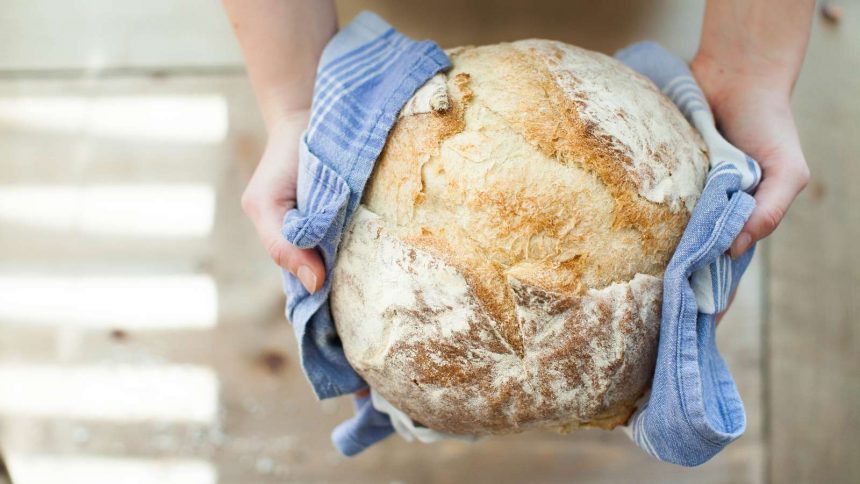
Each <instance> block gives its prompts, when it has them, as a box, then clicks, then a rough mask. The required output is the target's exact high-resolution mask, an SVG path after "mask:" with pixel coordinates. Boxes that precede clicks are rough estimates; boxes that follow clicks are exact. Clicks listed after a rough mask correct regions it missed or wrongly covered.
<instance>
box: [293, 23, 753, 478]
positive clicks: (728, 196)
mask: <svg viewBox="0 0 860 484" xmlns="http://www.w3.org/2000/svg"><path fill="white" fill-rule="evenodd" d="M619 58H620V59H621V60H622V61H624V62H626V63H627V64H628V65H630V66H631V67H633V68H634V69H637V70H639V71H640V72H642V73H643V74H645V75H647V76H648V77H650V78H651V79H652V80H653V81H654V82H655V83H656V84H657V85H658V86H659V87H661V88H662V89H664V92H666V93H667V94H668V95H669V96H670V97H671V98H672V99H673V101H675V102H676V103H677V104H678V105H679V107H680V108H681V109H682V111H684V113H685V114H686V115H687V117H688V119H690V121H691V123H692V124H693V125H694V126H696V128H698V129H699V130H700V131H701V132H702V134H703V137H704V138H705V140H706V142H707V143H708V147H709V150H710V152H711V168H712V169H711V173H710V175H709V177H708V181H707V185H706V188H705V191H704V193H703V195H702V197H701V200H700V201H699V203H698V204H697V206H696V209H695V211H694V213H693V216H692V218H691V220H690V224H689V226H688V227H687V230H686V232H685V234H684V236H683V238H682V240H681V243H680V244H679V246H678V249H677V251H676V253H675V256H674V257H673V258H672V260H671V262H670V264H669V267H668V268H667V270H666V275H665V277H664V302H663V319H662V326H661V335H660V348H659V351H658V362H657V369H656V372H655V377H654V384H653V386H652V391H651V394H650V398H649V399H648V400H647V402H646V403H644V404H643V405H642V406H641V407H640V409H639V410H638V411H637V413H636V414H635V415H634V417H633V418H632V419H631V427H630V428H631V430H632V431H631V434H632V437H633V439H634V441H635V442H636V443H637V444H638V445H640V446H641V447H642V448H643V449H644V450H645V451H646V452H648V453H649V454H651V455H653V456H655V457H657V458H659V459H662V460H666V461H669V462H675V463H679V464H684V465H696V464H698V463H701V462H704V461H705V460H707V459H708V458H710V457H711V456H713V455H714V454H715V453H716V452H718V451H719V450H720V449H722V448H723V447H724V446H725V445H726V444H728V443H729V442H731V441H732V440H733V439H734V438H736V437H737V436H738V435H740V433H741V432H742V431H743V427H744V413H743V406H742V404H741V402H740V398H739V397H738V396H737V390H736V389H735V387H734V383H733V381H732V379H731V376H730V375H729V373H728V370H727V369H726V368H725V365H724V363H723V362H722V359H721V358H720V356H719V353H718V352H717V349H716V346H715V345H714V341H713V329H714V328H713V324H714V315H715V314H716V313H718V312H719V311H721V310H722V309H723V308H725V305H726V303H727V300H728V296H729V294H730V293H731V291H732V290H733V288H734V287H735V286H736V285H737V282H738V279H739V278H740V275H741V274H742V273H743V271H744V270H745V268H746V266H747V264H748V263H749V260H750V258H751V257H752V249H751V250H750V251H748V252H747V253H746V254H744V255H743V256H742V257H741V258H739V259H738V260H735V261H733V260H731V259H729V258H728V257H727V256H725V255H724V252H725V250H726V249H727V248H728V246H729V244H730V243H731V240H732V239H733V238H734V236H735V235H736V234H737V232H738V231H739V230H740V228H741V227H742V226H743V223H744V222H745V220H746V219H747V218H748V217H749V213H750V211H751V210H752V207H753V201H752V198H751V197H750V196H749V195H747V194H746V193H745V192H744V190H752V189H753V187H754V186H755V184H756V183H757V182H758V179H759V177H760V171H759V170H758V167H757V165H756V164H755V163H754V162H752V160H750V159H749V158H747V157H746V156H745V155H744V154H743V153H741V152H740V151H738V150H737V149H735V148H734V147H732V146H731V145H729V144H728V143H727V142H725V140H723V139H722V137H720V136H719V134H718V133H717V132H716V129H715V128H714V124H713V118H712V117H711V115H710V111H709V109H708V107H707V104H706V102H705V100H704V97H703V96H702V95H701V92H700V91H699V90H698V87H697V86H696V84H695V81H693V80H692V77H691V76H690V74H689V71H688V70H687V67H686V65H684V63H683V62H682V61H680V60H679V59H677V58H675V57H674V56H671V55H670V54H668V53H667V52H666V51H664V50H663V49H662V48H660V47H659V46H657V45H656V44H637V45H635V46H633V47H631V48H628V49H625V50H624V51H622V52H620V53H619ZM448 67H449V61H448V59H447V57H446V56H445V54H444V53H443V52H442V51H441V50H440V49H439V48H438V46H436V45H435V44H434V43H432V42H427V41H425V42H415V41H412V40H410V39H408V38H406V37H404V36H402V35H401V34H399V33H397V32H396V31H395V30H394V29H392V28H391V27H390V26H389V25H388V24H387V23H385V22H384V21H383V20H382V19H380V18H379V17H377V16H375V15H373V14H371V13H367V12H365V13H362V14H360V15H359V16H358V17H356V19H355V20H353V21H352V22H351V23H350V24H349V25H348V26H347V27H346V28H344V29H343V30H341V31H340V32H339V33H338V34H337V35H336V36H335V37H334V38H333V39H332V41H331V42H330V43H329V45H328V46H327V47H326V49H325V51H324V52H323V56H322V59H321V61H320V67H319V70H318V75H317V83H316V87H315V90H314V101H313V105H312V112H311V119H310V123H309V126H308V129H307V130H306V132H305V135H304V136H303V137H302V143H301V146H300V167H299V176H298V205H297V208H296V209H294V210H291V211H290V212H289V213H287V215H286V217H285V220H284V227H283V235H284V237H285V238H286V239H287V240H288V241H290V242H291V243H293V244H295V245H297V246H299V247H319V249H320V251H321V253H322V255H323V259H324V261H325V264H326V269H327V271H328V275H329V276H330V274H331V269H332V268H333V265H334V260H335V257H336V250H337V245H338V242H339V241H340V238H341V235H342V233H343V231H344V229H345V227H346V225H347V224H348V222H349V220H350V218H351V216H352V213H353V211H354V210H355V208H356V206H357V204H358V202H359V200H360V199H361V195H362V192H363V189H364V185H365V183H366V181H367V179H368V177H369V175H370V173H371V171H372V170H373V164H374V161H375V159H376V158H377V156H378V155H379V153H380V152H381V150H382V147H383V145H384V143H385V138H386V136H387V134H388V131H389V130H390V129H391V127H392V126H393V124H394V122H395V119H396V116H397V113H398V112H399V110H400V108H401V107H402V106H403V105H404V104H405V103H406V102H407V100H408V99H409V98H410V97H411V95H412V93H414V91H415V90H416V89H417V88H418V87H420V86H421V85H422V84H423V83H424V82H425V81H426V80H428V79H429V78H430V77H432V76H433V75H434V74H435V73H436V72H438V71H441V70H444V69H446V68H448ZM283 275H284V289H285V291H286V292H287V295H288V296H289V297H288V302H287V316H288V318H289V319H290V321H291V322H292V325H293V328H294V330H295V333H296V337H297V340H298V341H299V349H300V354H301V361H302V368H303V370H304V372H305V375H306V376H307V378H308V380H309V381H310V383H311V386H312V387H313V389H314V392H315V394H316V395H317V397H318V398H320V399H324V398H330V397H334V396H338V395H343V394H346V393H352V392H354V391H356V390H359V389H362V388H366V383H365V382H364V381H363V380H362V379H361V377H360V376H359V375H357V374H356V373H355V371H354V370H353V369H352V368H351V367H350V366H349V363H348V362H347V360H346V358H345V356H344V354H343V349H342V347H341V346H340V342H339V340H338V337H337V334H336V331H335V327H334V324H333V322H332V321H331V315H330V311H329V307H328V295H329V291H330V277H327V278H326V283H325V285H324V286H323V288H322V289H321V290H320V291H318V292H317V293H315V294H313V295H310V294H308V293H307V292H306V291H305V290H304V288H303V286H302V285H301V283H300V282H299V281H298V280H297V279H295V278H294V277H293V276H292V275H290V274H289V273H287V272H286V271H284V273H283ZM354 402H355V406H356V415H355V416H354V417H353V418H351V419H349V420H347V421H346V422H343V423H341V424H340V425H339V426H338V427H337V428H336V429H335V430H334V432H333V433H332V441H333V443H334V444H335V446H336V447H337V448H338V449H339V450H340V451H341V452H342V453H344V454H345V455H354V454H356V453H358V452H361V451H362V450H364V449H365V448H367V447H368V446H370V445H372V444H374V443H375V442H377V441H378V440H380V439H382V438H385V437H386V436H388V435H390V434H391V433H392V431H393V427H392V424H391V419H390V418H389V415H388V414H387V413H385V412H384V411H380V409H378V408H376V407H375V406H374V405H373V403H372V398H370V397H364V398H355V400H354ZM383 409H384V407H383ZM403 417H404V416H403V415H399V416H398V418H403ZM407 418H408V417H407ZM402 423H403V422H401V424H402ZM407 424H408V422H407ZM407 426H408V425H407ZM400 427H401V428H403V427H404V425H401V426H400ZM424 430H427V431H430V429H424ZM430 432H432V431H430ZM424 437H425V438H422V439H419V440H422V441H429V440H434V439H433V438H432V436H424Z"/></svg>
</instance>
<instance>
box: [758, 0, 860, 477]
mask: <svg viewBox="0 0 860 484" xmlns="http://www.w3.org/2000/svg"><path fill="white" fill-rule="evenodd" d="M839 3H841V4H842V5H843V6H844V9H845V14H844V16H843V17H842V21H841V22H840V24H838V25H830V24H828V23H826V22H823V21H822V20H821V19H816V22H815V27H814V31H813V36H812V41H811V44H810V46H809V52H808V54H807V58H806V65H805V67H804V72H803V74H802V76H801V79H800V81H799V83H798V85H797V88H796V92H795V104H794V106H795V113H796V118H797V123H798V126H799V129H800V131H801V137H802V141H803V146H804V151H805V154H806V157H807V160H808V162H809V165H810V168H811V171H812V182H811V183H810V185H809V187H808V188H807V189H806V191H805V192H804V193H803V194H802V195H801V196H800V198H799V199H798V200H797V201H796V202H795V204H794V206H793V207H792V209H791V211H790V212H789V215H788V217H787V218H786V220H785V221H784V222H783V224H782V225H781V227H780V229H779V230H778V231H777V233H776V235H774V237H773V238H772V241H771V247H770V249H771V250H770V254H769V258H768V262H769V268H770V279H769V280H770V287H769V294H770V311H769V317H768V322H767V328H768V337H769V341H770V344H769V347H770V356H769V361H768V366H769V374H770V379H769V384H768V402H769V404H770V415H769V419H768V427H769V429H770V464H769V473H770V476H771V480H772V482H779V483H781V482H798V483H801V482H809V483H817V482H833V483H837V482H844V483H856V482H860V439H858V438H857V435H858V434H860V252H858V250H857V241H858V240H860V189H858V185H857V181H858V180H860V163H858V153H860V137H858V136H857V125H858V122H860V96H858V95H859V94H860V76H858V72H860V3H858V2H839Z"/></svg>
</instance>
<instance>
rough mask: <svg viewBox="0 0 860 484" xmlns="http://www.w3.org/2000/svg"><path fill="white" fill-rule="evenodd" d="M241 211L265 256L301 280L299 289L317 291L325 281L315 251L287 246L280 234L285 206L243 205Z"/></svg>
mask: <svg viewBox="0 0 860 484" xmlns="http://www.w3.org/2000/svg"><path fill="white" fill-rule="evenodd" d="M246 205H250V206H246V208H245V211H246V212H247V213H248V215H249V217H250V218H251V220H252V221H253V223H254V226H255V228H256V230H257V235H258V236H259V238H260V241H261V242H262V243H263V246H264V247H265V248H266V252H267V253H268V254H269V257H271V258H272V260H273V261H275V263H276V264H277V265H278V266H280V267H282V268H284V269H286V270H288V271H289V272H290V273H291V274H293V275H294V276H296V277H297V278H298V279H299V281H301V283H302V286H304V287H305V289H307V291H308V292H309V293H311V294H313V293H314V292H316V291H318V290H319V288H320V287H322V285H323V282H325V266H324V265H323V262H322V259H321V258H320V255H319V253H318V252H317V250H316V249H302V248H299V247H296V246H295V245H293V244H291V243H289V242H288V241H287V240H286V239H284V237H283V235H281V225H282V221H283V218H284V215H285V214H286V212H287V210H288V209H290V208H292V204H290V205H288V206H286V207H285V206H283V205H282V206H275V205H270V204H265V205H262V206H260V205H255V204H253V203H247V204H246Z"/></svg>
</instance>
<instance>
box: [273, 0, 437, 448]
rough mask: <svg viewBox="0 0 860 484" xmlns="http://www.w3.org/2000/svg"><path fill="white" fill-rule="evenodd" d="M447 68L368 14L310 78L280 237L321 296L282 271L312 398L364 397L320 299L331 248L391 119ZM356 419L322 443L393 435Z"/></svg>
mask: <svg viewBox="0 0 860 484" xmlns="http://www.w3.org/2000/svg"><path fill="white" fill-rule="evenodd" d="M448 67H450V61H449V60H448V57H447V56H446V55H445V53H444V52H443V51H442V50H441V49H440V48H439V46H437V45H436V44H435V43H433V42H430V41H423V42H416V41H413V40H411V39H409V38H407V37H405V36H403V35H401V34H400V33H398V32H396V31H395V30H394V29H393V28H392V27H391V26H390V25H388V24H387V23H386V22H385V21H384V20H382V19H381V18H379V17H378V16H376V15H375V14H373V13H370V12H362V13H361V14H359V15H358V16H357V17H356V18H355V19H354V20H353V21H352V22H351V23H350V24H349V25H347V26H346V27H345V28H343V29H342V30H341V31H340V32H338V33H337V35H335V36H334V38H332V40H331V41H330V42H329V43H328V45H327V46H326V48H325V50H324V51H323V53H322V57H321V59H320V64H319V68H318V69H317V78H316V84H315V86H314V96H313V102H312V105H311V116H310V121H309V124H308V127H307V129H306V131H305V133H304V134H303V136H302V140H301V143H300V148H299V172H298V180H297V206H296V208H295V209H293V210H290V211H289V212H287V214H286V216H285V218H284V224H283V228H282V234H283V236H284V238H285V239H286V240H288V241H289V242H290V243H292V244H294V245H296V246H298V247H303V248H311V247H318V248H319V250H320V252H321V254H322V257H323V261H324V263H325V267H326V274H327V276H326V279H325V284H324V285H323V287H322V288H321V289H320V290H318V291H317V292H315V293H314V294H309V293H308V292H307V291H306V290H305V289H304V287H303V286H302V284H301V282H300V281H299V280H298V279H297V278H296V277H294V276H293V275H292V274H290V273H289V272H287V271H282V274H283V283H284V290H285V292H286V293H287V296H288V298H287V307H286V314H287V318H288V319H289V320H290V322H291V324H292V327H293V330H294V332H295V335H296V339H297V341H298V343H299V353H300V357H301V364H302V369H303V370H304V373H305V376H307V378H308V380H309V381H310V383H311V386H312V387H313V389H314V392H315V394H316V396H317V398H319V399H324V398H331V397H336V396H339V395H343V394H347V393H352V392H355V391H357V390H360V389H363V388H367V383H366V382H365V381H364V380H363V379H362V378H361V377H360V376H359V375H358V374H357V373H356V372H355V371H354V370H353V369H352V367H351V366H350V365H349V362H348V361H347V360H346V357H345V356H344V353H343V348H342V347H341V345H340V340H339V339H338V336H337V331H336V329H335V326H334V324H333V322H332V319H331V312H330V310H329V305H328V296H329V292H330V290H331V271H332V269H333V267H334V261H335V258H336V256H337V246H338V243H339V242H340V239H341V236H342V234H343V231H344V229H345V227H346V225H347V224H348V223H349V220H350V218H351V216H352V213H353V212H354V211H355V209H356V207H357V205H358V203H359V201H360V200H361V194H362V192H363V190H364V186H365V183H366V182H367V179H368V177H369V176H370V173H371V172H372V171H373V164H374V162H375V161H376V158H377V157H378V156H379V154H380V152H381V151H382V148H383V146H384V144H385V139H386V137H387V136H388V132H389V130H390V129H391V127H392V126H393V125H394V122H395V120H396V119H397V114H398V113H399V111H400V109H401V108H402V107H403V105H404V104H406V102H407V101H408V100H409V98H410V97H411V96H412V94H413V93H414V92H415V91H416V90H417V89H418V88H419V87H421V85H423V84H424V83H425V82H426V81H427V80H428V79H430V78H431V77H432V76H433V75H435V74H436V73H437V72H439V71H440V70H443V69H447V68H448ZM355 404H356V407H357V408H356V417H354V418H353V419H352V420H350V421H349V422H348V423H347V425H345V426H341V427H339V428H338V429H336V430H335V432H334V433H333V434H332V440H333V441H334V444H335V446H336V447H337V448H338V449H339V450H340V451H341V452H343V453H344V454H346V455H353V454H355V453H357V452H360V451H361V450H363V449H364V448H365V447H367V446H369V445H371V444H373V443H374V442H376V441H378V440H380V439H382V438H385V437H386V436H388V435H389V434H391V433H392V432H393V427H392V426H391V424H390V422H389V420H388V416H387V415H386V414H384V413H380V412H378V411H376V410H375V409H374V408H373V407H372V405H371V404H370V399H369V398H363V399H356V400H355Z"/></svg>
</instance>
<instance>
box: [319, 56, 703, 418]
mask: <svg viewBox="0 0 860 484" xmlns="http://www.w3.org/2000/svg"><path fill="white" fill-rule="evenodd" d="M595 55H596V54H593V53H588V52H586V51H582V50H581V49H576V48H573V47H570V46H564V45H563V44H559V43H554V42H548V41H525V42H519V43H514V44H500V45H495V46H486V47H477V48H462V49H457V50H456V51H453V52H451V53H450V56H451V57H452V62H453V68H452V69H451V71H450V72H449V73H448V92H449V95H450V99H449V103H448V109H447V110H446V111H444V112H435V113H425V114H415V115H410V116H404V117H402V118H401V119H400V120H399V121H398V122H397V124H396V125H395V127H394V128H393V130H392V132H391V133H390V135H389V138H388V142H387V144H386V146H385V149H384V151H383V153H382V155H381V156H380V159H379V160H378V161H377V165H376V167H375V169H374V173H373V176H372V178H371V180H370V182H369V183H368V186H367V190H366V191H365V196H364V198H363V200H362V203H363V207H364V208H362V209H360V211H367V210H369V211H368V212H367V213H368V214H369V213H370V212H372V213H373V214H375V215H374V217H375V218H372V219H371V218H368V217H370V216H369V215H366V216H363V217H358V218H360V219H361V220H362V223H361V224H355V225H354V226H353V227H352V228H351V229H350V232H349V235H348V236H347V238H346V239H345V240H344V242H343V243H342V246H341V255H340V258H339V262H338V266H337V267H336V269H335V277H334V282H333V283H334V286H333V293H332V311H333V315H334V316H335V321H336V324H337V325H338V331H339V332H340V333H341V337H342V340H343V341H344V348H345V351H346V352H347V357H348V358H349V360H350V363H351V364H353V366H354V367H355V368H356V370H357V371H359V373H360V374H361V375H362V376H363V377H365V378H366V379H367V380H368V382H370V383H371V385H372V386H373V387H374V388H375V389H376V390H377V391H379V392H380V394H382V395H383V396H384V397H385V398H386V399H387V400H388V401H389V402H391V403H392V404H394V405H395V406H396V407H398V408H400V409H401V410H403V411H404V412H406V413H407V414H408V415H410V416H412V417H413V418H414V419H415V420H418V421H420V422H422V423H424V424H426V425H427V426H429V427H431V428H434V429H437V430H442V431H448V432H454V433H505V432H510V431H517V430H521V429H523V428H529V427H536V426H555V427H558V428H560V429H571V428H576V427H580V426H597V427H601V428H611V427H613V426H615V425H618V424H619V423H623V422H625V421H626V420H627V418H628V417H629V415H630V413H631V412H632V411H633V409H634V407H635V402H636V400H637V398H638V397H639V396H640V395H641V394H642V392H643V391H645V389H646V388H647V385H648V383H649V377H650V372H651V370H652V368H653V362H654V348H655V346H656V334H657V327H658V324H659V300H660V297H659V288H660V277H661V276H662V273H663V270H664V268H665V266H666V264H667V262H668V260H669V258H670V256H671V254H672V251H673V250H674V247H675V245H676V244H677V241H678V239H679V238H680V235H681V233H682V232H683V229H684V226H685V225H686V222H687V218H688V216H689V211H688V208H689V206H688V205H689V202H690V200H694V199H695V196H697V193H698V192H696V190H701V186H702V184H703V181H704V172H705V169H706V162H707V160H706V158H705V157H704V154H703V152H702V151H701V146H702V144H701V140H700V139H699V138H698V137H697V135H695V133H694V132H693V130H692V128H690V127H689V125H687V124H686V122H685V121H684V120H683V117H682V116H681V115H680V113H678V112H677V110H674V107H673V106H672V105H671V104H670V103H669V101H668V100H666V99H665V98H664V97H663V96H662V95H661V94H660V93H659V92H658V91H656V89H654V88H653V86H650V84H649V83H648V82H647V81H644V80H643V79H640V78H639V77H631V76H637V75H635V74H634V73H632V71H629V70H626V68H623V67H619V65H616V64H617V63H616V62H615V61H612V60H608V61H607V60H606V59H604V58H602V57H594V56H595ZM581 73H582V74H587V75H589V76H593V75H595V73H597V74H598V75H605V76H606V79H604V80H603V81H601V82H604V84H600V85H599V86H598V85H597V84H595V86H597V87H595V86H591V85H589V84H588V82H590V81H591V79H578V78H577V77H576V76H577V75H580V74H581ZM631 79H632V81H631ZM586 81H588V82H586ZM606 85H608V86H610V87H618V92H614V93H611V92H607V90H606V89H605V86H606ZM601 86H602V87H601ZM598 87H599V88H598ZM613 96H614V97H613ZM619 99H620V100H621V101H618V100H619ZM640 101H641V102H642V103H643V104H642V105H641V106H640V105H638V104H637V103H639V102H640ZM625 103H626V104H625ZM649 103H650V104H649ZM616 105H617V106H620V107H617V106H616ZM613 106H616V107H613ZM645 107H647V108H648V110H649V113H648V115H649V116H652V117H653V118H654V119H653V121H654V122H653V123H652V124H649V123H643V122H642V115H643V110H644V109H645ZM607 110H610V111H611V113H609V114H608V115H607V116H610V117H609V118H601V116H602V115H604V114H606V111H607ZM654 126H656V127H657V128H655V127H654ZM654 129H659V130H660V131H654ZM630 130H634V131H636V130H638V131H636V132H634V133H632V134H630V133H629V131H630ZM649 130H650V131H649ZM667 173H668V175H667ZM673 173H674V175H673ZM672 177H674V178H672ZM690 187H692V188H690ZM691 190H692V192H691ZM693 192H694V193H693ZM691 193H692V194H691ZM661 197H662V198H661ZM657 199H660V200H665V201H664V202H655V201H654V200H657ZM365 208H366V209H367V210H365ZM362 213H363V212H362ZM362 231H364V232H367V233H364V232H362ZM365 271H369V272H370V273H371V274H373V277H370V276H367V274H364V273H363V272H365ZM376 278H378V280H377V279H376ZM380 281H382V282H380ZM393 281H398V282H396V283H395V282H393ZM440 281H447V282H445V283H443V282H440ZM458 321H459V322H458ZM461 323H462V324H461ZM452 328H453V329H452Z"/></svg>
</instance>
